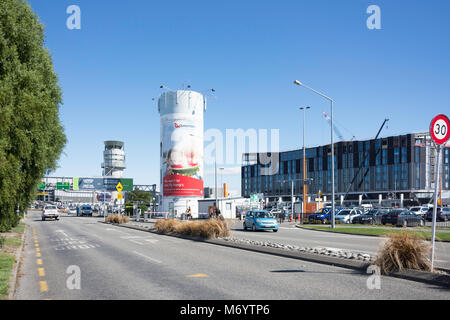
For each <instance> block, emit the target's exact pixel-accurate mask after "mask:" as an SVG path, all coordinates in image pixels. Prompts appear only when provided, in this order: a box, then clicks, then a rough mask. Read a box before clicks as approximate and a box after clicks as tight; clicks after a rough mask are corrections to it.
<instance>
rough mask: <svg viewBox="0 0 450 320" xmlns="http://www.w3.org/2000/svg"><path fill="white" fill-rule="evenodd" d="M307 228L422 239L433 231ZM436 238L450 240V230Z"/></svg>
mask: <svg viewBox="0 0 450 320" xmlns="http://www.w3.org/2000/svg"><path fill="white" fill-rule="evenodd" d="M303 228H305V229H313V230H322V231H329V232H336V233H353V234H360V235H370V236H379V237H387V236H389V235H390V234H398V233H401V232H407V233H408V234H410V235H411V236H415V237H418V238H419V239H422V240H431V231H418V230H403V229H381V228H376V227H368V228H352V227H348V226H342V227H341V226H336V228H335V229H331V228H330V227H329V226H312V225H304V226H303ZM436 240H443V241H450V232H436Z"/></svg>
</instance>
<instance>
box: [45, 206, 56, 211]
mask: <svg viewBox="0 0 450 320" xmlns="http://www.w3.org/2000/svg"><path fill="white" fill-rule="evenodd" d="M45 209H46V210H56V206H46V207H45Z"/></svg>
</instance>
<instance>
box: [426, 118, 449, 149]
mask: <svg viewBox="0 0 450 320" xmlns="http://www.w3.org/2000/svg"><path fill="white" fill-rule="evenodd" d="M430 134H431V138H432V139H433V141H434V142H436V144H438V145H441V144H444V143H446V142H447V140H448V139H449V138H450V120H448V117H447V116H446V115H445V114H440V115H438V116H436V117H434V118H433V120H432V121H431V126H430Z"/></svg>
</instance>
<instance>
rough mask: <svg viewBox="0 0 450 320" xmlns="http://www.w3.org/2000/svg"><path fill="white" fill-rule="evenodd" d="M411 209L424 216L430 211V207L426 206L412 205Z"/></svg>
mask: <svg viewBox="0 0 450 320" xmlns="http://www.w3.org/2000/svg"><path fill="white" fill-rule="evenodd" d="M409 211H411V212H413V213H415V214H417V215H418V216H422V217H424V216H425V215H426V214H427V212H428V208H426V207H411V208H410V209H409Z"/></svg>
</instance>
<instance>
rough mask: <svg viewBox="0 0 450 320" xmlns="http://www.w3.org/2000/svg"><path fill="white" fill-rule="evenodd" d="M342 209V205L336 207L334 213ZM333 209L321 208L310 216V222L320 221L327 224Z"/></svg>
mask: <svg viewBox="0 0 450 320" xmlns="http://www.w3.org/2000/svg"><path fill="white" fill-rule="evenodd" d="M341 209H342V208H340V207H335V208H334V214H335V215H336V214H337V213H338V212H339V211H340V210H341ZM331 210H332V208H330V207H326V208H322V209H319V210H317V211H316V212H314V213H311V214H310V215H309V216H308V221H309V222H313V221H320V222H322V223H323V224H326V223H327V222H329V221H331Z"/></svg>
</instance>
